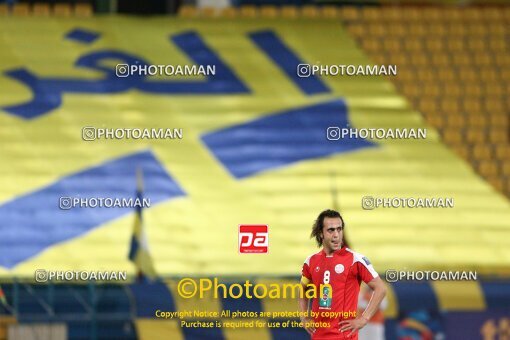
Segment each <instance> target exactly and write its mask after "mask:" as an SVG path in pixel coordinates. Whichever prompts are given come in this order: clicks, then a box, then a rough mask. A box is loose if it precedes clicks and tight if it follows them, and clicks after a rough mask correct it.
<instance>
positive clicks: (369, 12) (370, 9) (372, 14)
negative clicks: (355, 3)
mask: <svg viewBox="0 0 510 340" xmlns="http://www.w3.org/2000/svg"><path fill="white" fill-rule="evenodd" d="M361 16H362V17H363V19H364V20H366V21H375V22H379V21H380V20H381V17H382V16H381V11H380V9H379V7H374V6H363V8H362V10H361Z"/></svg>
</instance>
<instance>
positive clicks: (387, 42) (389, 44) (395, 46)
mask: <svg viewBox="0 0 510 340" xmlns="http://www.w3.org/2000/svg"><path fill="white" fill-rule="evenodd" d="M383 46H384V48H385V49H386V51H389V52H392V51H400V50H401V49H402V44H401V42H400V39H396V38H387V39H384V42H383Z"/></svg>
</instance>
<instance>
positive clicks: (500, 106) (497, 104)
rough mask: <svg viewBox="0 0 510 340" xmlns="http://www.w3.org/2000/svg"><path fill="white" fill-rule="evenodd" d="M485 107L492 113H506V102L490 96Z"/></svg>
mask: <svg viewBox="0 0 510 340" xmlns="http://www.w3.org/2000/svg"><path fill="white" fill-rule="evenodd" d="M484 109H485V110H486V111H487V112H490V113H492V114H504V113H505V104H504V102H503V101H501V100H500V99H493V98H488V99H487V100H485V103H484Z"/></svg>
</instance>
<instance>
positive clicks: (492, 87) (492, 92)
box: [484, 71, 510, 97]
mask: <svg viewBox="0 0 510 340" xmlns="http://www.w3.org/2000/svg"><path fill="white" fill-rule="evenodd" d="M509 73H510V71H509ZM500 76H501V74H500ZM484 91H485V94H486V96H487V97H501V96H503V94H504V92H505V90H504V88H503V86H502V85H501V84H500V83H499V82H487V83H485V84H484Z"/></svg>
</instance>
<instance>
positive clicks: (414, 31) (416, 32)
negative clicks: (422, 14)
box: [408, 23, 428, 38]
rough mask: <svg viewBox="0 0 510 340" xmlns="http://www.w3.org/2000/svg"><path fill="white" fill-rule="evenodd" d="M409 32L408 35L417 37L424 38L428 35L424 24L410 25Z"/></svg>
mask: <svg viewBox="0 0 510 340" xmlns="http://www.w3.org/2000/svg"><path fill="white" fill-rule="evenodd" d="M408 29H409V31H408V34H410V35H411V36H415V37H420V38H422V37H424V36H426V35H427V33H428V32H427V27H426V26H425V25H424V24H421V23H412V24H409V27H408Z"/></svg>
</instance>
